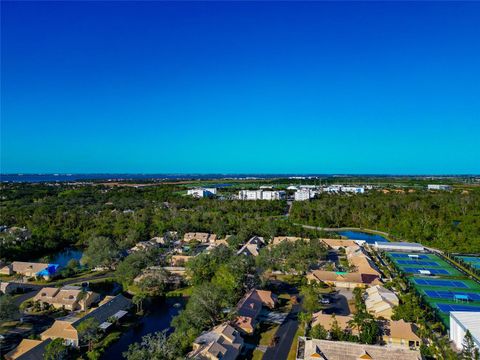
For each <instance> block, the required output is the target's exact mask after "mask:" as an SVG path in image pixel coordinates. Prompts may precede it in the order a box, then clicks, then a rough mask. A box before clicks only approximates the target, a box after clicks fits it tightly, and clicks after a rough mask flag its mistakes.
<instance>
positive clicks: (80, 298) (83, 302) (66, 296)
mask: <svg viewBox="0 0 480 360" xmlns="http://www.w3.org/2000/svg"><path fill="white" fill-rule="evenodd" d="M98 297H99V295H98V294H96V293H94V292H92V291H83V290H82V289H81V288H80V287H79V286H64V287H62V288H56V287H44V288H43V289H41V290H40V291H39V292H38V293H37V295H35V297H34V298H33V301H38V302H41V303H43V304H49V305H51V306H53V307H54V308H55V309H62V308H63V309H66V310H70V311H75V310H86V309H87V308H88V307H89V306H90V305H91V304H92V303H93V302H95V301H96V300H97V299H98Z"/></svg>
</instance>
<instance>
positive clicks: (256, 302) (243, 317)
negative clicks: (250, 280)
mask: <svg viewBox="0 0 480 360" xmlns="http://www.w3.org/2000/svg"><path fill="white" fill-rule="evenodd" d="M276 303H277V297H276V295H275V294H272V292H271V291H266V290H257V289H252V290H250V291H249V292H248V293H247V294H246V295H245V296H244V297H243V298H242V299H241V300H240V301H239V302H238V304H237V317H236V319H235V321H234V322H233V325H234V326H236V327H237V328H238V329H240V330H242V331H244V332H245V333H247V334H252V333H253V332H254V330H255V325H256V324H257V317H258V315H259V314H260V311H261V310H262V306H266V307H268V308H271V309H273V308H274V307H275V305H276Z"/></svg>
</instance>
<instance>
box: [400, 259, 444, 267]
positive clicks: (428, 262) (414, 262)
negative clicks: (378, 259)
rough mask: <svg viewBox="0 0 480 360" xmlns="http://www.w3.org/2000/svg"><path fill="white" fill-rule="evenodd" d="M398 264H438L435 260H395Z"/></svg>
mask: <svg viewBox="0 0 480 360" xmlns="http://www.w3.org/2000/svg"><path fill="white" fill-rule="evenodd" d="M396 261H397V264H399V265H424V266H440V265H438V263H436V262H435V261H422V260H396Z"/></svg>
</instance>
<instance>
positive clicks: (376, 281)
mask: <svg viewBox="0 0 480 360" xmlns="http://www.w3.org/2000/svg"><path fill="white" fill-rule="evenodd" d="M324 240H328V239H324ZM340 241H348V240H340ZM327 243H329V241H327ZM333 245H335V243H333V242H330V245H329V246H333ZM345 254H346V257H347V260H348V263H349V265H350V266H351V267H352V268H353V270H352V271H350V272H339V271H325V270H314V271H310V272H309V273H308V274H307V279H308V280H309V281H316V282H324V283H326V284H328V285H331V286H335V287H339V288H347V289H354V288H356V287H362V288H364V287H367V286H373V285H380V284H382V281H381V280H380V272H379V271H378V270H377V268H376V267H375V264H374V263H373V262H372V260H371V259H370V257H369V256H368V255H367V254H366V253H365V250H364V249H363V248H362V247H361V246H359V245H357V244H354V245H351V246H347V247H345Z"/></svg>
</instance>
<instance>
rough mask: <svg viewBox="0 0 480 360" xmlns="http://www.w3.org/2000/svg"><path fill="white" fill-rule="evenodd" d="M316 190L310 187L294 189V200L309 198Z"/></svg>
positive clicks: (312, 196)
mask: <svg viewBox="0 0 480 360" xmlns="http://www.w3.org/2000/svg"><path fill="white" fill-rule="evenodd" d="M315 194H316V191H314V190H310V189H300V190H297V191H295V194H294V197H295V201H305V200H310V199H312V198H314V197H315Z"/></svg>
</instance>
